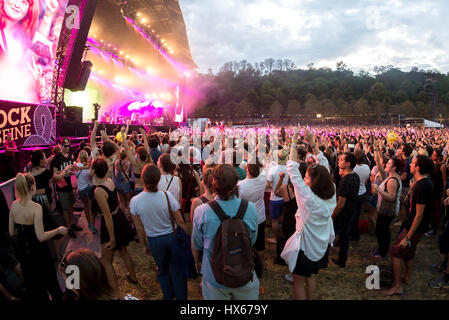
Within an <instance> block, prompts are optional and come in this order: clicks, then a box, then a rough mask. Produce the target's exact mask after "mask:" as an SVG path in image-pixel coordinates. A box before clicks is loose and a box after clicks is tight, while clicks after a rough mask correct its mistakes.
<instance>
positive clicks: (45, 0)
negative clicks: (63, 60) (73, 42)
mask: <svg viewBox="0 0 449 320" xmlns="http://www.w3.org/2000/svg"><path fill="white" fill-rule="evenodd" d="M67 1H68V0H0V100H9V101H19V102H25V103H35V104H45V103H50V101H51V87H52V81H53V68H54V65H55V59H56V49H57V47H58V42H59V37H60V34H61V29H62V26H63V21H64V16H65V12H66V7H67Z"/></svg>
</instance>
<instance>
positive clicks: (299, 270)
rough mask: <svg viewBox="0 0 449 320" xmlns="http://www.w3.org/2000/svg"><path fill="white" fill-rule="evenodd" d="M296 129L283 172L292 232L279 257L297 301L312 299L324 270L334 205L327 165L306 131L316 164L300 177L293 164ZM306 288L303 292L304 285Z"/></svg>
mask: <svg viewBox="0 0 449 320" xmlns="http://www.w3.org/2000/svg"><path fill="white" fill-rule="evenodd" d="M298 135H299V128H297V129H296V130H295V134H294V136H293V140H292V145H291V150H290V160H289V161H288V162H287V173H288V175H289V176H290V179H291V181H292V184H293V187H294V190H295V197H296V203H297V205H298V211H297V212H296V231H295V233H294V234H293V235H292V236H291V237H290V239H288V241H287V243H286V244H285V247H284V251H283V252H282V254H281V257H282V258H283V259H284V260H285V262H286V263H287V264H288V267H289V270H290V272H292V273H293V281H294V296H295V299H297V300H304V299H306V297H307V299H309V300H311V299H312V298H313V294H314V290H315V279H314V276H313V274H317V273H318V271H319V269H321V268H326V267H327V263H328V254H329V245H330V244H332V242H333V240H334V239H335V232H334V226H333V222H332V213H333V211H334V209H335V206H336V204H337V200H336V193H335V185H334V184H333V182H332V178H331V175H330V171H329V162H328V160H327V159H326V157H324V155H323V153H322V152H321V151H320V150H319V149H318V146H317V145H316V143H315V138H314V136H313V134H312V133H311V132H310V131H309V130H308V129H307V128H306V135H305V139H306V141H307V142H308V143H309V145H310V147H311V148H312V150H313V154H314V158H315V161H316V163H317V164H316V165H313V166H309V167H308V168H307V171H306V174H305V176H304V178H303V177H302V174H301V172H300V171H299V163H298V162H297V157H298V152H297V150H296V143H297V141H298ZM305 284H306V285H307V287H306V288H307V293H306V290H305V288H304V285H305Z"/></svg>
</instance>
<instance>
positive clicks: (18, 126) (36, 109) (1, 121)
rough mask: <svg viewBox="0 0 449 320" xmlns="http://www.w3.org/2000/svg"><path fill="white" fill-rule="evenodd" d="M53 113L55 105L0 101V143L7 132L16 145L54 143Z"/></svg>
mask: <svg viewBox="0 0 449 320" xmlns="http://www.w3.org/2000/svg"><path fill="white" fill-rule="evenodd" d="M55 114H56V109H55V107H53V106H50V105H36V104H26V103H16V102H8V101H0V144H3V142H4V141H5V138H6V136H7V135H8V134H11V137H12V139H13V140H14V141H15V142H16V144H17V146H35V145H51V144H54V143H55V140H56V120H55Z"/></svg>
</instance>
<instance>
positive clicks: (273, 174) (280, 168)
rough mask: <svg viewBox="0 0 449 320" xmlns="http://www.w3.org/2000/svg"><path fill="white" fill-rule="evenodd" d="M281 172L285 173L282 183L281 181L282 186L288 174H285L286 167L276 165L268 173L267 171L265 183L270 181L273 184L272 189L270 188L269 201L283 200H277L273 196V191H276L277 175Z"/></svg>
mask: <svg viewBox="0 0 449 320" xmlns="http://www.w3.org/2000/svg"><path fill="white" fill-rule="evenodd" d="M281 172H284V173H285V177H284V181H282V184H287V182H288V174H287V166H286V165H285V164H284V165H281V164H277V165H275V166H274V167H271V169H270V171H268V175H267V181H271V182H272V183H273V184H272V187H271V192H270V200H271V201H281V200H284V198H279V197H276V196H275V195H274V190H275V189H276V185H277V183H278V181H279V173H281Z"/></svg>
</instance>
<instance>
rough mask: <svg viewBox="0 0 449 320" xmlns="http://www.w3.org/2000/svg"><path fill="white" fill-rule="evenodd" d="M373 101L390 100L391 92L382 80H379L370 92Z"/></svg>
mask: <svg viewBox="0 0 449 320" xmlns="http://www.w3.org/2000/svg"><path fill="white" fill-rule="evenodd" d="M368 95H369V97H370V99H371V101H373V102H388V101H389V94H388V90H387V88H386V87H385V85H384V84H383V83H382V82H379V81H377V82H376V83H375V84H373V85H372V86H371V88H370V91H369V93H368Z"/></svg>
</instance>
